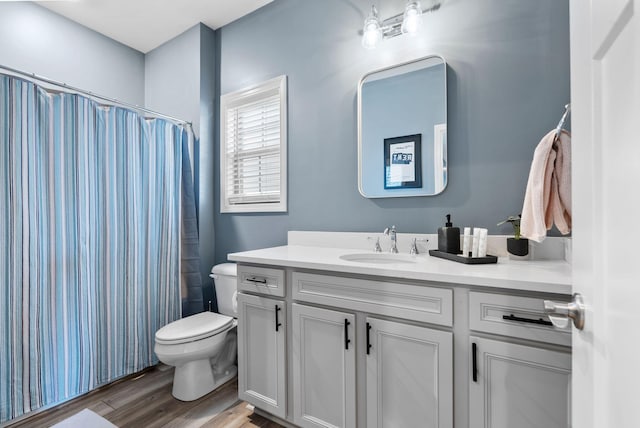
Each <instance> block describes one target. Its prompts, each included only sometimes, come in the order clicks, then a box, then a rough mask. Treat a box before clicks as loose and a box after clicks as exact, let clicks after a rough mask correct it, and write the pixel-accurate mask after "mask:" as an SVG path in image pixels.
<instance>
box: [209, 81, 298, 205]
mask: <svg viewBox="0 0 640 428" xmlns="http://www.w3.org/2000/svg"><path fill="white" fill-rule="evenodd" d="M275 91H277V94H278V95H279V97H280V201H279V202H267V201H264V202H250V203H230V202H229V199H230V197H229V196H230V195H228V194H227V192H228V189H227V177H228V174H227V171H228V170H229V168H230V167H231V166H230V165H228V164H227V163H228V162H227V152H226V147H227V115H228V112H229V109H232V108H237V107H239V106H243V105H247V104H251V103H254V102H256V101H258V100H261V99H266V98H269V97H270V96H273V93H274V92H275ZM220 212H221V213H257V212H287V76H286V75H282V76H278V77H276V78H273V79H270V80H267V81H265V82H262V83H258V84H256V85H253V86H250V87H248V88H245V89H241V90H239V91H234V92H230V93H227V94H224V95H222V96H221V97H220Z"/></svg>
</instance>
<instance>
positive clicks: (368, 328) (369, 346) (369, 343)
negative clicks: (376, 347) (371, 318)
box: [367, 323, 371, 355]
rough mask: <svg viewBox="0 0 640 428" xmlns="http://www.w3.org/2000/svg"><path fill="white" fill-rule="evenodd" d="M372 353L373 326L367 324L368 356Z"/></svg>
mask: <svg viewBox="0 0 640 428" xmlns="http://www.w3.org/2000/svg"><path fill="white" fill-rule="evenodd" d="M370 351H371V324H369V323H367V355H369V352H370Z"/></svg>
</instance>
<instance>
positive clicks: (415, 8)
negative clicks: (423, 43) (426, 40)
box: [402, 1, 422, 34]
mask: <svg viewBox="0 0 640 428" xmlns="http://www.w3.org/2000/svg"><path fill="white" fill-rule="evenodd" d="M421 25H422V7H421V6H420V2H419V1H409V2H408V3H407V7H406V8H405V9H404V16H403V18H402V32H403V33H405V34H415V33H417V32H418V31H419V30H420V26H421Z"/></svg>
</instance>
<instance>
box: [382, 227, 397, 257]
mask: <svg viewBox="0 0 640 428" xmlns="http://www.w3.org/2000/svg"><path fill="white" fill-rule="evenodd" d="M383 233H384V234H385V235H389V238H391V248H389V252H390V253H394V254H397V253H398V247H397V246H396V241H397V240H396V227H395V226H391V229H389V228H388V227H387V228H385V229H384V232H383Z"/></svg>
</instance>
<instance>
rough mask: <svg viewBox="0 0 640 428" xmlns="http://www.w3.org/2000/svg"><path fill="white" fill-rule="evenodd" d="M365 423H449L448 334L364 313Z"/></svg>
mask: <svg viewBox="0 0 640 428" xmlns="http://www.w3.org/2000/svg"><path fill="white" fill-rule="evenodd" d="M366 328H367V330H366V332H365V334H366V335H367V338H366V345H365V350H364V351H365V352H366V353H367V364H366V368H367V428H383V427H384V428H396V427H422V428H451V427H453V349H452V347H453V334H452V333H450V332H446V331H440V330H432V329H430V328H425V327H418V326H414V325H408V324H404V323H399V322H393V321H385V320H380V319H376V318H369V317H368V318H367V324H366Z"/></svg>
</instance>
